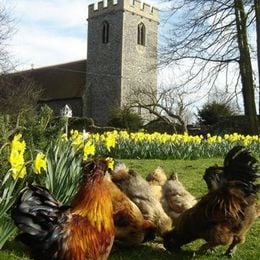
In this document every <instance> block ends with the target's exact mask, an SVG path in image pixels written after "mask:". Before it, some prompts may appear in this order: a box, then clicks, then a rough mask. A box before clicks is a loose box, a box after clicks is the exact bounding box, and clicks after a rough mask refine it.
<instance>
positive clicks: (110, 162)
mask: <svg viewBox="0 0 260 260" xmlns="http://www.w3.org/2000/svg"><path fill="white" fill-rule="evenodd" d="M106 161H107V165H108V169H111V170H114V165H115V161H114V159H113V158H111V157H107V158H106Z"/></svg>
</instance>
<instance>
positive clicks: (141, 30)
mask: <svg viewBox="0 0 260 260" xmlns="http://www.w3.org/2000/svg"><path fill="white" fill-rule="evenodd" d="M137 44H139V45H143V46H145V26H144V24H143V23H139V24H138V32H137Z"/></svg>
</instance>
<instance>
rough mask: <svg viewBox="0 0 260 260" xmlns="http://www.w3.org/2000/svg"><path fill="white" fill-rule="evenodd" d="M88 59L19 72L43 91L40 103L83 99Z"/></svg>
mask: <svg viewBox="0 0 260 260" xmlns="http://www.w3.org/2000/svg"><path fill="white" fill-rule="evenodd" d="M86 63H87V62H86V59H84V60H78V61H73V62H69V63H64V64H59V65H53V66H48V67H42V68H37V69H31V70H27V71H21V72H18V73H17V74H19V73H22V74H25V75H26V76H28V77H29V78H31V79H32V80H33V81H34V82H35V83H36V85H37V86H38V87H39V88H40V89H41V90H42V94H41V97H40V101H50V100H57V99H68V98H78V97H82V95H83V92H84V87H85V83H86Z"/></svg>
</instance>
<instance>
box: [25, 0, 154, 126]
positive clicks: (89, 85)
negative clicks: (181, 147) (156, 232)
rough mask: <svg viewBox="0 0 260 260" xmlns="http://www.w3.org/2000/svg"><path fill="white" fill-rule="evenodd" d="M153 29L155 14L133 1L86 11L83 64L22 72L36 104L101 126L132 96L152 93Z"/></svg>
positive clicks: (109, 3) (101, 4)
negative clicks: (33, 87)
mask: <svg viewBox="0 0 260 260" xmlns="http://www.w3.org/2000/svg"><path fill="white" fill-rule="evenodd" d="M158 25H159V10H158V9H156V8H154V7H152V6H150V5H148V4H146V3H143V2H141V1H139V0H117V1H116V0H107V1H105V0H104V1H101V2H98V3H97V4H91V5H89V7H88V41H87V42H88V45H87V49H88V51H87V60H80V61H75V62H71V63H66V64H60V65H55V66H49V67H44V68H39V69H32V70H29V71H26V73H27V74H28V75H29V76H30V77H31V78H32V79H33V80H34V81H35V82H36V84H37V85H38V86H39V87H40V88H41V89H42V95H41V98H40V100H39V103H40V104H47V105H49V106H50V107H51V108H52V109H53V110H54V111H55V113H56V114H59V113H60V111H61V109H62V108H63V107H64V106H65V105H66V104H67V105H69V106H70V107H71V109H72V113H73V116H80V117H81V116H84V117H91V118H93V119H94V121H95V123H97V124H101V125H104V124H106V122H107V121H108V119H109V115H110V112H111V111H112V109H113V108H118V107H122V106H124V104H126V103H127V102H128V100H129V99H130V96H131V91H132V90H135V89H140V88H149V89H152V90H155V91H156V89H157V72H156V64H157V40H158V39H157V36H158ZM138 112H139V113H141V114H142V113H143V111H141V110H140V111H138Z"/></svg>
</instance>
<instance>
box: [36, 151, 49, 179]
mask: <svg viewBox="0 0 260 260" xmlns="http://www.w3.org/2000/svg"><path fill="white" fill-rule="evenodd" d="M42 169H43V170H44V171H46V170H47V160H46V157H45V155H44V154H43V153H38V154H37V155H36V158H35V160H34V162H33V170H34V172H35V173H36V174H40V173H41V170H42Z"/></svg>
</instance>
